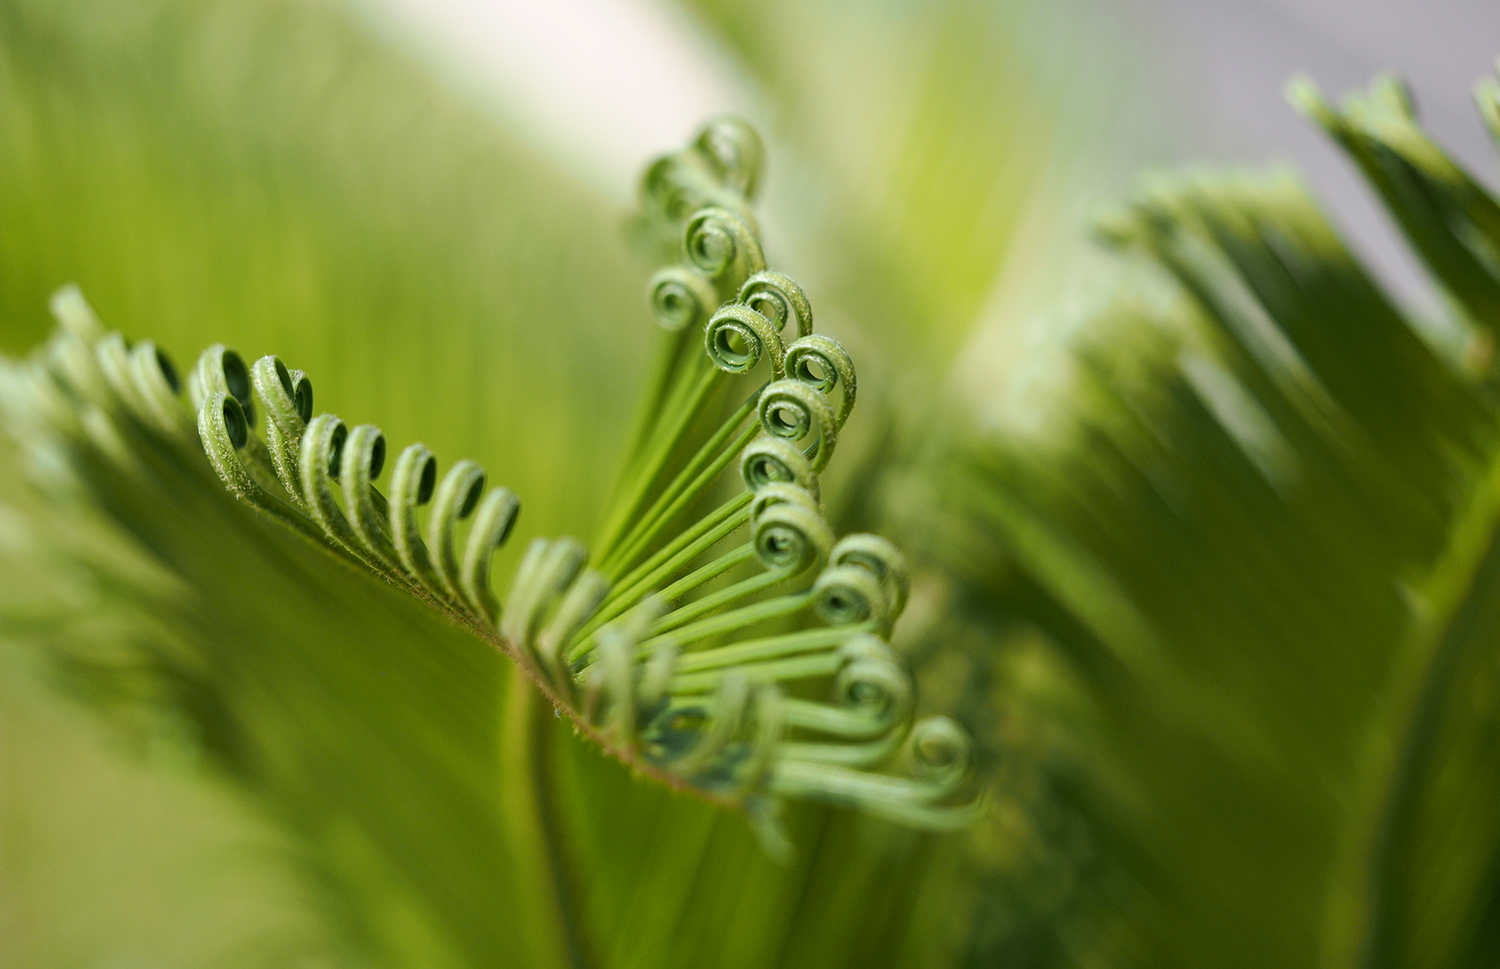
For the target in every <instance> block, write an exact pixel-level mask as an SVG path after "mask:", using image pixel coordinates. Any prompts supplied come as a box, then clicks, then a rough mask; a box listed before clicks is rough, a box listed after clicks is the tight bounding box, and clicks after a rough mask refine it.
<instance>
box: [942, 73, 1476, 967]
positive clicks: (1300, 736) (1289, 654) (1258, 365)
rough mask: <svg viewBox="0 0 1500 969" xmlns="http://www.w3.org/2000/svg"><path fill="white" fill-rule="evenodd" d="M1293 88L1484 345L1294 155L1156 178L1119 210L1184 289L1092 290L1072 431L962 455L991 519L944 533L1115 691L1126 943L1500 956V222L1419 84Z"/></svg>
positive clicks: (1005, 598) (1112, 814) (1096, 763)
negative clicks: (1339, 96) (1418, 323)
mask: <svg viewBox="0 0 1500 969" xmlns="http://www.w3.org/2000/svg"><path fill="white" fill-rule="evenodd" d="M1293 91H1294V97H1295V99H1296V101H1297V103H1298V104H1299V105H1301V106H1302V107H1304V109H1305V110H1307V111H1308V113H1309V114H1311V115H1312V117H1314V118H1315V119H1316V120H1317V121H1318V122H1319V123H1320V124H1322V125H1323V126H1324V127H1325V128H1327V129H1328V130H1329V131H1330V133H1332V134H1333V135H1334V136H1335V137H1337V138H1338V139H1339V141H1340V143H1341V144H1342V145H1344V147H1345V148H1346V149H1347V150H1348V151H1349V153H1350V155H1351V157H1352V158H1354V160H1355V161H1357V162H1358V163H1359V165H1360V166H1361V169H1362V170H1363V171H1364V173H1365V174H1366V175H1367V176H1368V177H1369V178H1370V180H1371V182H1372V184H1373V185H1374V186H1375V187H1376V189H1377V190H1378V191H1379V192H1380V194H1381V197H1382V199H1383V200H1384V201H1385V202H1386V204H1387V205H1388V207H1389V208H1390V209H1391V211H1392V213H1393V214H1394V215H1395V216H1396V219H1397V221H1398V222H1399V223H1400V225H1401V226H1402V228H1403V229H1404V230H1405V231H1406V232H1407V235H1408V237H1409V238H1410V239H1411V240H1412V242H1413V244H1414V246H1415V247H1416V249H1417V251H1418V252H1419V254H1420V255H1421V256H1422V257H1423V258H1424V260H1425V261H1427V263H1428V264H1429V266H1430V267H1431V268H1432V271H1433V273H1434V275H1435V276H1436V277H1437V278H1438V279H1439V280H1440V281H1441V283H1442V284H1443V285H1444V287H1445V289H1446V290H1447V292H1448V293H1449V294H1450V295H1451V296H1452V297H1453V298H1454V301H1455V303H1454V305H1455V308H1456V311H1457V312H1458V313H1460V314H1461V322H1460V324H1459V325H1460V326H1464V327H1468V328H1469V332H1470V333H1471V334H1472V339H1471V341H1470V346H1469V348H1468V351H1467V352H1466V353H1464V354H1460V355H1457V356H1454V355H1450V354H1448V353H1446V352H1444V351H1442V350H1440V349H1435V348H1434V346H1433V345H1431V344H1430V343H1429V342H1427V341H1425V340H1424V339H1423V337H1422V336H1421V331H1420V330H1419V329H1418V328H1416V327H1414V326H1413V325H1412V324H1410V323H1409V322H1408V321H1407V320H1406V319H1405V318H1404V317H1403V314H1402V313H1401V311H1400V310H1399V309H1398V308H1397V307H1396V306H1395V305H1394V304H1393V303H1392V302H1391V301H1390V300H1389V298H1388V297H1386V296H1385V295H1384V294H1383V293H1382V291H1381V290H1380V288H1379V287H1378V285H1377V284H1376V283H1375V282H1374V281H1373V280H1372V279H1371V278H1370V276H1369V275H1368V274H1367V273H1366V272H1365V271H1364V270H1362V269H1361V268H1360V266H1359V265H1358V263H1357V262H1356V260H1355V259H1354V258H1353V257H1352V256H1351V255H1350V254H1349V252H1348V251H1347V250H1346V249H1345V248H1344V247H1343V245H1342V244H1341V243H1340V242H1339V241H1338V239H1337V236H1336V235H1335V233H1334V232H1333V230H1332V229H1331V228H1330V227H1329V225H1328V223H1327V221H1326V220H1325V219H1324V217H1323V216H1322V215H1321V214H1320V213H1319V212H1318V210H1317V209H1316V207H1315V206H1314V205H1313V204H1312V202H1311V201H1309V199H1308V198H1307V196H1306V195H1305V193H1304V192H1303V191H1302V189H1301V188H1300V187H1299V186H1298V184H1297V183H1296V181H1295V180H1294V179H1293V178H1291V177H1290V176H1287V175H1269V176H1224V175H1205V176H1195V177H1188V178H1178V179H1173V180H1162V181H1160V182H1158V183H1155V184H1153V185H1152V186H1150V187H1149V188H1148V189H1147V190H1145V191H1144V192H1143V193H1142V194H1141V196H1140V197H1139V198H1138V200H1137V201H1135V202H1134V203H1133V204H1132V205H1131V206H1130V207H1129V208H1128V210H1126V211H1125V212H1123V213H1121V214H1120V215H1118V216H1116V217H1112V218H1110V219H1107V220H1105V221H1104V223H1103V231H1104V234H1105V236H1106V237H1107V238H1108V239H1109V240H1110V241H1112V242H1113V243H1115V244H1117V245H1120V246H1122V247H1125V248H1128V249H1131V250H1134V251H1137V252H1140V253H1142V254H1143V255H1144V257H1145V263H1147V264H1151V265H1154V269H1155V275H1156V277H1157V279H1158V280H1159V281H1160V282H1158V283H1157V284H1155V285H1140V286H1137V287H1136V288H1135V289H1134V290H1133V291H1131V292H1127V293H1124V294H1121V295H1120V296H1119V297H1118V298H1117V299H1116V300H1115V301H1114V302H1113V303H1112V304H1111V305H1109V306H1108V307H1107V308H1105V309H1103V310H1101V311H1099V312H1100V320H1099V322H1100V324H1101V326H1100V327H1099V328H1098V329H1097V330H1096V331H1095V333H1096V336H1095V337H1094V339H1093V342H1091V343H1090V344H1088V346H1087V347H1086V348H1085V349H1082V350H1081V351H1080V353H1079V356H1078V362H1079V375H1078V381H1077V386H1076V387H1075V388H1074V393H1075V395H1076V400H1075V402H1074V403H1073V404H1071V405H1070V406H1069V407H1068V408H1067V414H1068V415H1069V416H1068V421H1067V422H1066V423H1067V427H1066V432H1065V433H1064V434H1063V435H1062V436H1061V439H1060V440H1046V441H1039V440H1035V439H1030V440H1028V439H1026V438H1025V437H1023V436H1020V435H1016V436H1011V437H1008V438H1001V439H995V440H992V442H991V443H990V444H989V445H987V446H986V447H984V448H982V449H980V450H979V451H977V452H975V453H973V454H972V456H971V457H970V458H969V459H966V462H965V466H966V467H968V468H969V469H970V470H969V472H968V474H967V476H966V477H965V478H964V484H963V485H962V486H961V487H960V488H959V490H958V491H957V492H955V496H956V497H957V498H958V500H959V501H960V502H961V503H962V504H963V506H964V507H966V508H967V509H968V514H969V515H970V516H972V518H971V519H970V520H971V521H975V522H982V523H985V527H984V528H983V529H980V530H979V531H978V533H977V535H976V534H972V533H966V532H965V531H964V530H958V531H955V532H953V533H952V534H950V535H947V536H946V537H947V538H949V539H950V543H949V545H948V546H947V547H946V550H947V554H944V553H943V552H939V553H938V554H940V555H943V556H944V557H945V558H946V559H947V560H948V561H950V562H951V563H953V564H954V566H955V567H956V568H957V569H958V570H959V571H960V572H961V573H962V574H965V575H967V576H968V584H969V586H970V587H971V589H972V590H973V592H974V593H975V594H976V595H977V596H978V598H979V600H980V601H982V602H984V603H985V605H986V607H987V608H991V609H997V610H999V611H1001V612H1003V613H1005V614H1006V615H1007V616H1009V618H1010V619H1011V620H1012V621H1016V622H1019V623H1022V624H1025V625H1030V626H1031V627H1033V628H1038V629H1041V630H1044V631H1045V633H1046V635H1047V637H1048V639H1049V640H1050V641H1051V642H1052V643H1054V644H1055V646H1056V648H1057V650H1058V655H1059V656H1060V657H1063V659H1062V660H1061V661H1062V662H1063V663H1065V665H1066V666H1067V667H1068V668H1069V669H1071V671H1072V675H1073V676H1076V678H1077V680H1078V682H1080V683H1081V684H1082V685H1083V687H1084V689H1085V692H1086V693H1087V695H1088V696H1089V698H1090V700H1091V701H1092V703H1093V705H1094V708H1095V715H1096V717H1097V720H1096V721H1095V722H1093V723H1092V724H1091V725H1090V726H1089V727H1081V728H1080V729H1082V730H1085V731H1091V732H1089V733H1088V740H1087V741H1086V742H1083V747H1084V749H1086V750H1087V751H1089V752H1090V753H1089V754H1088V755H1085V756H1086V758H1087V765H1088V767H1087V772H1088V774H1089V775H1090V776H1092V777H1093V778H1094V781H1093V782H1092V785H1091V786H1092V790H1093V795H1092V796H1091V797H1090V798H1089V803H1091V804H1093V805H1094V806H1095V807H1096V808H1098V807H1099V805H1103V804H1113V808H1110V809H1104V810H1101V811H1099V813H1098V814H1097V815H1096V817H1095V823H1096V826H1097V830H1098V831H1099V832H1100V834H1101V837H1102V838H1103V839H1104V842H1105V843H1106V844H1111V845H1113V846H1114V849H1115V851H1116V855H1115V859H1116V862H1117V863H1118V865H1119V866H1120V867H1119V869H1118V870H1123V871H1126V872H1129V873H1130V876H1129V877H1130V880H1131V883H1132V884H1134V885H1135V886H1136V887H1135V890H1134V894H1133V898H1132V899H1131V900H1129V901H1127V902H1126V903H1125V904H1127V905H1132V906H1135V909H1134V912H1135V914H1134V915H1133V916H1132V917H1129V918H1127V919H1126V922H1127V923H1129V924H1131V925H1133V926H1134V927H1135V931H1134V932H1131V933H1129V935H1131V936H1133V938H1132V939H1131V940H1130V942H1129V944H1126V945H1123V946H1119V947H1118V948H1116V950H1115V951H1116V952H1117V954H1119V955H1120V957H1123V956H1124V954H1125V953H1128V952H1131V951H1132V950H1133V951H1134V952H1135V953H1136V955H1137V957H1139V958H1143V959H1144V961H1145V962H1147V963H1149V964H1156V965H1162V964H1167V965H1195V966H1207V965H1222V966H1231V965H1244V966H1251V965H1279V966H1296V965H1326V966H1340V965H1348V966H1353V965H1362V966H1375V965H1380V966H1406V965H1429V966H1437V965H1455V966H1456V965H1469V964H1474V965H1478V964H1482V963H1483V960H1484V958H1485V956H1484V955H1483V953H1485V952H1489V953H1490V954H1491V955H1493V948H1492V946H1493V942H1494V939H1493V929H1492V928H1490V927H1489V926H1490V925H1491V923H1492V922H1493V916H1492V915H1490V914H1487V913H1489V912H1490V911H1491V910H1492V909H1493V906H1494V904H1495V901H1494V899H1495V889H1496V874H1495V873H1496V858H1497V850H1496V849H1497V845H1500V842H1497V840H1496V823H1495V815H1494V811H1493V805H1494V803H1495V795H1496V793H1497V790H1496V787H1497V784H1500V774H1497V773H1496V771H1495V764H1494V761H1493V750H1494V748H1493V743H1492V740H1493V737H1494V731H1495V730H1496V729H1497V727H1500V721H1497V720H1496V709H1495V707H1494V706H1493V701H1492V700H1491V699H1488V698H1489V697H1491V696H1492V695H1493V693H1492V691H1493V690H1494V688H1495V685H1496V684H1495V678H1494V677H1495V674H1494V669H1495V658H1496V656H1497V655H1500V654H1497V652H1496V650H1497V645H1496V644H1497V643H1500V627H1497V626H1496V619H1495V612H1494V595H1495V592H1494V589H1493V582H1494V580H1493V577H1492V572H1493V569H1494V564H1493V562H1492V561H1491V559H1492V556H1493V554H1494V553H1493V551H1492V548H1493V547H1494V541H1495V535H1496V534H1497V533H1496V527H1497V524H1500V522H1497V518H1496V513H1497V507H1496V505H1495V473H1496V472H1495V469H1496V467H1497V465H1496V458H1497V451H1496V445H1497V443H1500V442H1497V437H1496V428H1497V424H1496V411H1495V401H1494V398H1493V392H1492V383H1491V378H1490V372H1491V371H1490V354H1489V347H1490V346H1491V345H1492V341H1493V339H1494V333H1495V329H1496V327H1497V326H1500V315H1497V307H1500V303H1497V302H1496V300H1495V293H1496V292H1497V289H1496V287H1497V285H1500V262H1497V261H1496V260H1495V258H1494V253H1495V252H1496V248H1495V247H1496V245H1497V242H1500V220H1497V219H1496V213H1497V211H1500V210H1497V208H1496V205H1495V202H1494V200H1493V199H1491V197H1490V196H1489V195H1488V193H1487V192H1486V191H1485V190H1484V189H1483V188H1482V187H1481V186H1479V185H1478V184H1477V183H1476V182H1475V181H1473V180H1472V179H1471V178H1469V177H1468V176H1466V175H1465V174H1464V173H1463V172H1462V171H1461V170H1460V169H1459V168H1458V167H1457V166H1456V165H1454V164H1453V163H1452V162H1451V161H1450V160H1448V159H1447V157H1446V156H1444V155H1443V153H1442V152H1441V151H1440V150H1439V149H1438V148H1437V147H1436V146H1434V145H1433V144H1432V143H1431V142H1430V141H1429V140H1428V139H1427V138H1426V137H1425V136H1424V135H1423V134H1422V133H1421V131H1420V129H1419V128H1418V127H1417V126H1416V123H1415V121H1414V119H1413V116H1412V113H1411V109H1410V105H1409V101H1408V99H1407V98H1406V97H1405V96H1404V93H1403V92H1402V90H1401V88H1400V86H1399V85H1398V84H1396V83H1395V82H1393V81H1389V80H1383V81H1380V82H1377V84H1376V85H1375V86H1374V88H1373V89H1372V91H1371V93H1370V94H1369V95H1367V96H1364V97H1360V98H1353V99H1351V100H1350V102H1349V103H1348V104H1347V105H1346V106H1345V107H1344V108H1343V109H1342V110H1339V111H1335V110H1334V109H1332V108H1329V107H1327V106H1326V105H1325V104H1324V103H1323V102H1322V100H1321V98H1320V97H1319V96H1318V95H1317V94H1316V93H1315V92H1314V91H1313V90H1312V89H1311V88H1310V86H1307V85H1305V84H1302V85H1298V86H1296V87H1294V89H1293ZM1493 91H1494V88H1493V85H1488V86H1484V87H1482V88H1481V92H1480V98H1481V101H1482V103H1483V104H1484V105H1486V106H1487V111H1488V117H1490V118H1491V119H1493V111H1494V109H1493V104H1494V101H1493V98H1494V94H1493ZM1150 273H1151V268H1150V266H1146V265H1143V267H1142V277H1141V278H1142V279H1143V280H1149V278H1150V276H1149V274H1150ZM959 549H962V551H958V550H959ZM1114 941H1115V942H1116V943H1118V942H1119V941H1120V940H1119V939H1116V940H1114Z"/></svg>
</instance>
